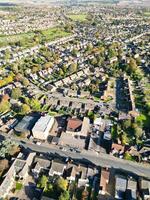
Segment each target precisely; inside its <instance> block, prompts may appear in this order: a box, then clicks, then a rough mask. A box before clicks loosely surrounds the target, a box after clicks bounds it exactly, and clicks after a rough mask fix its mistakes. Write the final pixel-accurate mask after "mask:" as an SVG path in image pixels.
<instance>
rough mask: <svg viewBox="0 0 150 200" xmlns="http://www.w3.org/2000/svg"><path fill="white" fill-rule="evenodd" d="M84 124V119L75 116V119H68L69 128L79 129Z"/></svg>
mask: <svg viewBox="0 0 150 200" xmlns="http://www.w3.org/2000/svg"><path fill="white" fill-rule="evenodd" d="M81 125H82V121H81V120H79V119H77V118H73V119H69V120H68V124H67V129H74V130H75V129H77V128H79V127H80V126H81Z"/></svg>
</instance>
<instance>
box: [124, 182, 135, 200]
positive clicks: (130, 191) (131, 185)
mask: <svg viewBox="0 0 150 200" xmlns="http://www.w3.org/2000/svg"><path fill="white" fill-rule="evenodd" d="M126 199H127V200H136V199H137V181H136V180H134V179H132V178H130V179H129V180H128V183H127V190H126Z"/></svg>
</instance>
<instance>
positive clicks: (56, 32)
mask: <svg viewBox="0 0 150 200" xmlns="http://www.w3.org/2000/svg"><path fill="white" fill-rule="evenodd" d="M41 32H42V34H43V36H42V37H44V40H45V41H52V40H55V39H58V38H62V37H65V36H69V35H70V33H68V32H65V31H64V30H62V29H61V28H59V27H55V28H49V29H47V30H43V31H41ZM35 37H36V38H37V39H38V38H39V37H40V36H39V35H36V34H35V33H34V32H28V33H22V34H16V35H10V36H6V35H0V47H2V46H7V45H9V44H14V43H16V42H20V46H22V47H25V48H28V47H32V46H35V45H36V43H37V42H36V41H35V40H34V39H35Z"/></svg>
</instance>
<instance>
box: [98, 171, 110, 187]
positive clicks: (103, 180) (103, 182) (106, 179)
mask: <svg viewBox="0 0 150 200" xmlns="http://www.w3.org/2000/svg"><path fill="white" fill-rule="evenodd" d="M109 175H110V172H109V170H106V169H102V171H101V181H100V186H101V187H103V190H104V191H106V186H107V184H108V182H109Z"/></svg>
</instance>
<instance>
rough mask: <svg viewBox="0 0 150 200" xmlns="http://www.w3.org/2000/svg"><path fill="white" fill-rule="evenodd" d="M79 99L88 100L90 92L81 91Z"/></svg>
mask: <svg viewBox="0 0 150 200" xmlns="http://www.w3.org/2000/svg"><path fill="white" fill-rule="evenodd" d="M80 97H81V98H85V97H86V98H89V97H90V92H89V91H81V92H80Z"/></svg>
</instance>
